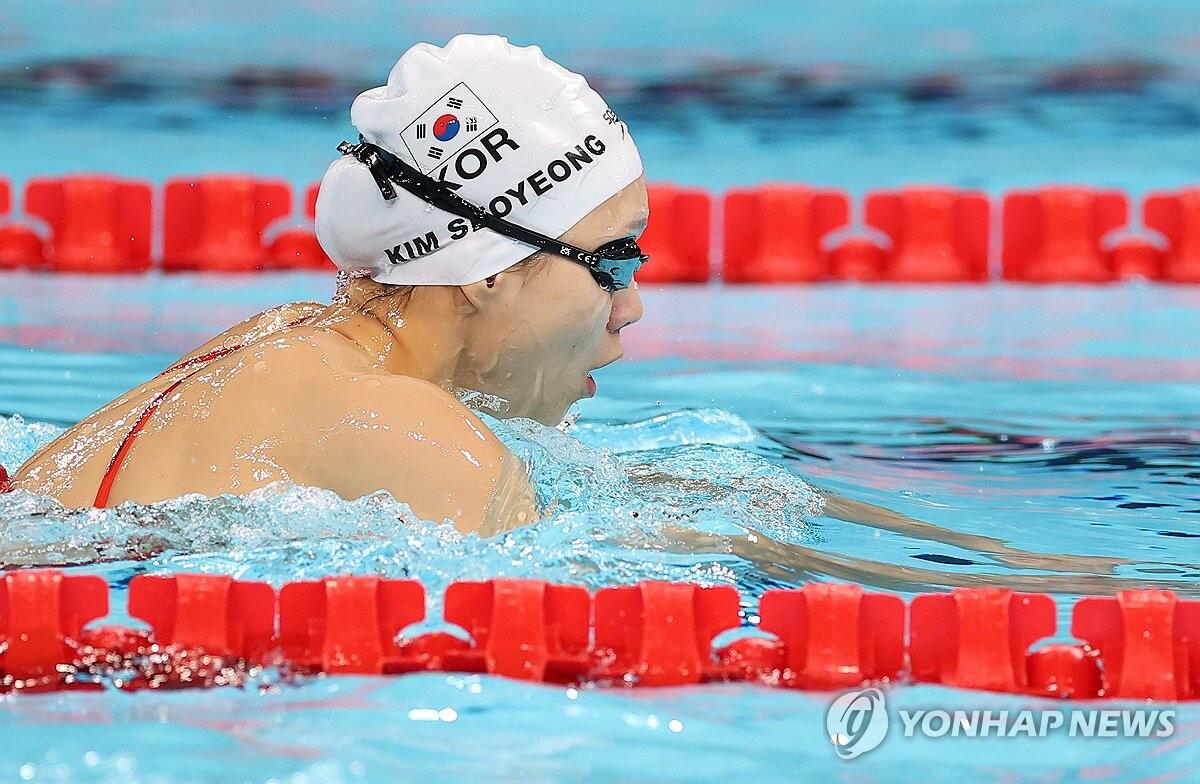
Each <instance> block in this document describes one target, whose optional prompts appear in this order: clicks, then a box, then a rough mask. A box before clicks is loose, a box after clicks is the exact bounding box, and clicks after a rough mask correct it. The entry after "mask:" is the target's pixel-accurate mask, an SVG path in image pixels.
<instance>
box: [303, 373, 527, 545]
mask: <svg viewBox="0 0 1200 784" xmlns="http://www.w3.org/2000/svg"><path fill="white" fill-rule="evenodd" d="M357 384H358V386H359V389H358V392H357V394H356V400H355V402H356V405H355V408H354V410H351V411H349V412H339V413H338V414H337V422H336V423H332V424H329V425H327V426H325V427H321V428H319V430H318V432H316V433H313V434H312V436H311V438H306V439H302V440H301V442H300V443H298V444H297V445H296V446H297V447H298V448H299V449H307V450H308V451H309V452H310V453H311V454H312V459H309V460H308V461H306V465H305V467H304V469H303V471H301V472H298V473H296V474H295V475H293V476H292V479H293V481H297V482H302V483H304V484H312V485H316V486H318V487H326V488H329V489H330V490H333V491H334V492H336V493H338V494H339V495H341V496H342V497H343V498H348V499H352V498H361V497H362V496H364V495H368V494H370V493H374V492H377V491H379V490H386V491H388V492H390V493H391V494H392V496H393V497H395V498H396V499H397V500H398V501H402V502H404V503H406V504H408V505H409V506H410V507H411V508H412V510H413V512H414V513H415V514H416V515H417V516H418V517H419V518H421V519H424V520H433V521H442V520H449V521H451V522H452V523H453V524H454V526H455V527H456V528H457V529H458V530H459V531H462V532H463V533H478V534H479V535H481V536H491V535H494V534H497V533H500V532H502V531H507V530H510V529H512V528H516V527H519V526H521V525H526V524H528V523H531V522H533V521H534V520H536V519H537V517H538V510H537V504H536V500H535V497H534V493H533V490H532V488H531V487H530V483H529V479H528V475H527V473H526V471H525V466H524V464H523V463H522V462H521V461H520V460H519V459H518V458H517V457H516V456H514V455H513V454H512V453H511V452H509V450H508V449H507V447H505V446H504V444H503V443H501V442H500V440H499V439H498V438H496V436H495V435H494V434H493V433H492V432H491V431H490V430H488V428H487V426H486V425H484V424H483V422H482V421H480V419H479V418H478V417H477V416H475V414H473V413H471V412H470V411H469V410H467V409H466V408H465V407H463V405H462V404H461V403H459V402H458V400H456V399H454V398H453V397H451V396H450V395H449V394H448V393H446V392H445V391H444V390H442V389H440V388H438V387H436V386H434V385H433V384H429V383H427V382H424V381H418V380H416V379H411V378H403V377H398V376H391V377H383V378H379V377H374V378H372V379H370V383H368V381H367V380H365V379H364V380H363V381H360V382H357ZM314 443H315V444H317V445H319V448H317V449H313V444H314Z"/></svg>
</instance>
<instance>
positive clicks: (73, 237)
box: [25, 176, 153, 273]
mask: <svg viewBox="0 0 1200 784" xmlns="http://www.w3.org/2000/svg"><path fill="white" fill-rule="evenodd" d="M152 193H153V189H152V187H151V185H150V183H148V182H141V181H136V180H122V179H118V178H116V177H105V176H77V177H64V178H61V179H42V180H31V181H30V182H29V183H28V184H27V185H26V186H25V212H26V213H27V214H29V215H30V216H33V217H36V218H40V219H41V220H43V221H45V223H46V225H47V226H49V228H50V239H49V242H48V243H47V246H46V261H47V262H48V263H49V265H50V268H51V269H52V270H53V271H55V272H105V273H113V272H144V271H145V270H147V269H149V268H150V238H151V235H152V223H151V221H152V217H151V216H152V208H151V201H152Z"/></svg>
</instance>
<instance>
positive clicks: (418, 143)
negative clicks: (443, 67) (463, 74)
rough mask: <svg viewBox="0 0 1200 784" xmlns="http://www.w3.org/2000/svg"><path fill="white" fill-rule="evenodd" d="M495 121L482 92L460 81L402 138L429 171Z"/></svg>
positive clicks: (412, 154) (405, 131)
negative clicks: (477, 91)
mask: <svg viewBox="0 0 1200 784" xmlns="http://www.w3.org/2000/svg"><path fill="white" fill-rule="evenodd" d="M496 122H497V120H496V115H494V114H492V112H491V110H490V109H488V108H487V106H485V105H484V103H483V101H481V100H479V96H477V95H475V93H474V92H473V91H472V90H471V88H470V87H467V85H466V83H465V82H459V83H458V84H456V85H454V87H452V88H450V91H449V92H447V93H446V94H445V95H443V96H442V97H441V98H439V99H437V100H436V101H435V102H434V103H433V104H432V105H430V107H429V108H428V109H426V110H425V111H423V112H421V116H420V117H418V118H417V119H415V120H413V121H412V122H411V123H409V124H408V127H406V128H405V129H404V130H403V131H401V133H400V138H401V139H403V140H404V146H405V147H407V148H408V154H409V155H411V156H412V159H413V161H415V162H416V164H417V168H419V169H420V170H421V171H422V172H424V173H425V174H429V173H430V172H432V171H433V170H435V169H437V168H439V167H441V166H442V165H443V164H444V163H446V161H448V160H450V159H451V158H453V157H454V155H455V154H457V153H458V151H459V150H461V149H462V148H464V147H466V146H467V145H468V144H470V143H471V142H473V141H475V139H477V138H478V137H479V135H480V134H482V133H483V132H484V131H486V130H487V129H488V128H491V127H492V126H493V125H495V124H496Z"/></svg>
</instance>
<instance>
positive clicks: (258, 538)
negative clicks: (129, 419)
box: [0, 410, 823, 596]
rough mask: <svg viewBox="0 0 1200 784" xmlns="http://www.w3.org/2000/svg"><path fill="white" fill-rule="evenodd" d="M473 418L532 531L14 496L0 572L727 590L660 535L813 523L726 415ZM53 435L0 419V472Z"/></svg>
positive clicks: (234, 502)
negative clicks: (525, 491)
mask: <svg viewBox="0 0 1200 784" xmlns="http://www.w3.org/2000/svg"><path fill="white" fill-rule="evenodd" d="M483 416H484V417H485V419H486V421H487V423H488V425H489V427H491V428H492V429H493V431H494V432H496V434H497V435H498V436H499V437H500V438H501V439H502V440H503V441H504V442H505V443H506V444H507V445H508V446H509V448H510V449H512V451H513V452H514V453H515V454H517V455H518V456H519V457H521V458H522V459H523V460H524V461H525V462H526V463H527V465H528V466H529V470H530V475H531V479H532V480H533V483H534V486H535V489H536V491H537V494H538V498H539V502H540V506H541V507H542V509H543V510H545V517H544V518H543V519H542V520H540V521H539V522H537V523H536V524H534V525H530V526H526V527H524V528H521V529H518V530H515V531H511V532H509V533H507V534H504V535H501V536H498V537H495V538H492V539H481V538H480V537H478V536H475V535H473V534H468V535H463V534H460V533H458V532H457V531H456V530H455V529H454V528H453V527H451V526H449V525H447V524H445V523H444V522H438V521H428V520H421V519H419V518H417V516H416V515H415V514H414V513H413V511H412V510H411V509H410V508H409V507H408V506H407V505H406V504H404V503H402V502H400V501H398V500H396V499H394V498H392V497H391V496H390V495H389V494H388V493H386V492H379V493H376V494H373V495H369V496H365V497H363V498H359V499H356V500H350V501H347V500H343V499H341V498H339V497H338V496H336V495H335V494H334V493H331V492H329V491H326V490H322V489H319V488H313V487H301V486H295V485H288V484H284V483H277V484H274V485H271V486H268V487H265V488H262V489H260V490H257V491H255V492H253V493H250V494H248V495H246V496H241V497H238V496H221V497H217V498H205V497H203V496H199V495H188V496H184V497H182V498H177V499H172V500H167V501H162V502H159V503H155V504H149V505H139V504H134V503H125V504H121V505H120V506H118V507H116V508H113V509H91V508H88V509H66V508H63V507H62V506H61V505H60V504H58V503H57V502H56V501H54V500H53V499H49V498H45V497H40V496H36V495H33V494H31V493H27V492H15V493H11V494H7V495H4V496H0V532H2V533H0V547H2V550H3V560H5V561H7V562H9V563H67V564H85V563H88V562H94V561H103V562H105V565H104V566H101V567H100V568H101V569H103V570H104V571H106V572H108V573H110V575H113V576H118V575H119V574H120V573H121V572H123V571H126V570H128V569H129V568H130V567H134V568H136V569H137V570H138V571H143V570H146V569H149V570H151V571H160V570H162V571H176V570H179V571H182V570H187V571H201V572H219V573H229V574H234V575H236V576H238V577H242V578H247V579H251V578H252V579H261V580H267V581H270V582H272V583H275V584H281V583H283V582H286V581H288V580H292V579H304V578H312V577H318V576H321V575H326V574H335V573H347V572H355V573H369V574H380V575H385V576H391V577H417V578H420V579H421V580H422V581H423V582H424V583H425V584H426V586H427V587H428V588H429V590H430V594H431V596H436V595H437V594H440V592H441V590H442V589H444V587H445V585H446V584H448V583H449V582H450V581H452V580H457V579H472V578H476V579H484V578H487V577H492V576H523V577H537V578H540V579H548V580H554V581H560V582H573V583H583V584H586V585H590V586H593V587H598V586H602V585H611V584H620V583H627V582H632V581H636V580H638V579H650V578H655V579H688V580H695V581H698V582H701V583H705V584H712V583H718V582H726V583H728V582H737V575H738V573H739V569H740V567H743V566H744V565H745V564H744V563H739V559H737V558H736V557H734V556H732V555H725V554H721V553H716V554H710V555H706V556H696V555H692V554H688V553H685V552H673V551H672V550H670V549H669V548H664V547H663V546H662V545H661V544H660V539H661V536H660V535H661V534H662V532H663V529H664V527H690V528H694V529H698V530H702V531H707V532H720V533H727V534H728V533H732V534H737V533H744V532H746V531H748V530H760V531H763V532H765V533H770V534H771V535H772V536H774V537H776V538H779V539H782V540H793V541H797V542H799V541H804V540H805V538H806V537H807V536H808V531H809V528H808V521H809V520H810V519H811V518H812V517H813V516H816V515H819V514H820V513H821V510H822V508H823V499H822V498H821V496H820V495H819V494H818V493H817V492H816V491H815V490H814V489H813V488H812V487H811V486H810V485H809V484H808V483H807V482H805V481H804V480H803V479H800V478H799V477H796V476H794V475H792V474H790V473H788V472H787V471H786V470H784V469H782V468H780V467H778V466H776V465H773V464H772V463H770V462H769V461H767V460H766V459H765V458H763V457H761V456H759V455H757V454H754V453H753V452H751V451H747V449H746V448H745V447H748V446H751V445H753V444H754V443H755V441H756V438H757V436H756V434H755V431H754V429H753V428H752V427H751V426H750V425H749V424H748V423H747V422H745V421H744V420H742V419H740V418H738V417H736V416H734V415H732V414H729V413H727V412H723V411H718V410H697V411H679V412H674V413H671V414H667V415H662V416H658V417H654V418H652V419H649V420H645V421H637V422H632V423H627V424H614V425H605V424H597V423H590V424H587V425H583V426H575V427H572V428H569V430H570V432H566V433H564V432H563V431H562V430H560V429H556V428H551V427H545V426H543V425H540V424H538V423H536V422H533V421H530V420H497V419H493V418H491V417H487V415H486V414H484V415H483ZM59 432H61V431H60V430H59V429H58V428H56V427H53V426H51V425H46V424H42V423H27V422H24V421H23V420H22V419H21V418H20V417H12V418H3V417H0V462H2V463H3V464H4V465H7V466H11V467H14V468H15V467H16V466H17V465H19V464H20V463H21V462H22V461H24V460H26V459H28V457H29V456H30V455H31V454H32V453H33V452H34V451H35V450H36V449H37V448H38V447H40V446H41V445H42V444H45V443H47V442H48V441H49V440H51V439H52V438H54V437H55V436H56V435H57V434H58V433H59ZM576 436H578V437H576ZM131 562H139V563H137V564H136V566H135V565H134V564H133V563H131ZM93 568H95V567H93ZM743 587H744V588H747V589H749V590H750V591H751V592H755V591H754V588H753V586H751V585H743Z"/></svg>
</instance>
